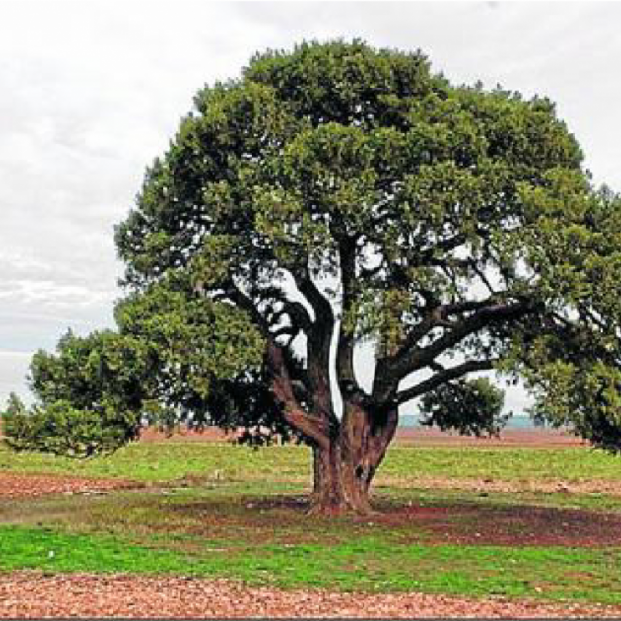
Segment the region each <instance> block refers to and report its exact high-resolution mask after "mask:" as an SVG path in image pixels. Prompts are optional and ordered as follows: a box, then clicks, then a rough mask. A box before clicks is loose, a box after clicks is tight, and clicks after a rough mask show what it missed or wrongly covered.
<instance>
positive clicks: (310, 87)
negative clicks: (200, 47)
mask: <svg viewBox="0 0 621 621" xmlns="http://www.w3.org/2000/svg"><path fill="white" fill-rule="evenodd" d="M582 160H583V156H582V152H581V150H580V147H579V145H578V143H577V141H576V139H575V138H574V136H573V135H572V134H571V133H570V132H569V131H568V129H567V127H566V125H565V124H564V123H563V122H562V120H560V119H559V118H558V117H557V115H556V111H555V107H554V105H553V104H552V103H551V102H550V101H549V100H547V99H545V98H542V97H533V98H531V99H526V98H524V97H522V96H521V95H520V94H518V93H514V92H510V91H506V90H503V89H500V88H497V89H495V90H493V91H485V90H484V89H483V88H482V87H480V86H474V87H466V86H453V85H451V84H450V83H449V81H448V80H447V79H446V78H444V77H443V76H441V75H436V74H434V73H433V72H432V71H431V68H430V64H429V62H428V60H427V58H426V57H425V56H424V55H423V54H422V53H421V52H418V51H417V52H413V53H409V52H401V51H398V50H392V49H375V48H373V47H371V46H369V45H367V44H365V43H364V42H361V41H353V42H350V43H347V42H343V41H333V42H328V43H324V44H319V43H313V42H309V43H303V44H301V45H298V46H296V47H295V48H294V49H293V50H292V51H290V52H281V51H268V52H266V53H263V54H258V55H256V56H255V57H254V58H252V60H251V62H250V63H249V65H248V66H247V67H246V68H245V69H244V70H243V72H242V74H241V76H240V77H238V78H236V79H232V80H229V81H227V82H225V83H217V84H215V85H212V86H206V87H205V88H203V89H202V90H201V91H199V92H198V94H197V95H196V97H195V99H194V109H193V110H192V111H191V112H190V113H189V114H188V115H187V116H186V117H185V118H184V119H183V120H182V121H181V123H180V126H179V130H178V132H177V134H176V135H175V136H174V138H173V140H172V141H171V143H170V146H169V148H168V149H167V151H166V152H165V153H164V154H163V155H162V156H161V157H160V158H158V159H156V160H155V161H154V162H153V164H152V165H151V166H150V167H149V169H148V170H147V172H146V175H145V179H144V183H143V186H142V190H141V191H140V193H139V195H138V197H137V200H136V205H135V207H134V209H133V210H132V211H131V212H130V213H129V215H128V217H127V218H126V219H125V221H124V222H122V223H120V224H119V225H118V227H117V228H116V233H115V240H116V244H117V248H118V252H119V256H120V257H121V259H122V260H124V261H125V263H126V266H127V269H126V273H125V279H124V283H125V285H126V287H127V289H128V297H127V299H126V300H125V301H124V302H122V303H121V304H120V305H119V307H118V309H117V321H118V323H119V334H118V335H117V336H115V337H113V336H111V335H110V336H109V337H107V338H108V339H110V343H109V345H108V346H106V347H107V348H108V347H112V345H111V343H112V342H113V341H114V340H115V339H117V338H118V339H119V340H118V342H119V343H121V345H119V347H120V350H119V349H115V348H112V349H115V351H116V353H115V354H114V355H113V354H112V353H106V354H105V356H104V358H105V365H107V367H106V368H107V369H108V370H109V371H110V372H111V373H113V374H114V373H117V372H118V373H119V378H118V380H117V379H111V378H110V377H108V376H106V377H105V378H104V383H103V385H100V384H97V381H99V380H97V381H96V378H98V377H99V376H98V375H97V371H96V369H98V368H99V367H98V366H97V365H98V364H99V362H98V360H100V359H101V355H102V354H101V352H100V348H98V347H95V346H94V345H93V344H91V343H90V342H89V341H88V339H85V340H84V341H83V346H84V348H85V349H86V350H88V349H89V348H91V349H92V350H93V351H94V353H93V355H92V357H91V355H90V354H89V355H88V356H86V358H88V360H86V359H85V362H86V365H85V367H84V368H82V367H76V366H75V365H73V366H72V362H71V356H70V353H71V352H70V350H71V348H69V349H67V351H66V352H64V350H63V353H61V354H60V359H62V360H63V362H62V363H60V362H58V363H56V362H54V363H53V364H52V363H51V362H48V361H47V359H46V358H45V356H46V355H45V354H38V358H36V359H35V361H34V362H33V365H34V366H33V378H34V387H35V391H36V392H39V391H40V398H41V399H42V400H43V405H44V407H46V408H47V407H49V406H50V405H51V404H52V403H54V402H56V401H59V402H62V401H67V402H68V403H69V404H70V406H71V407H72V408H74V409H76V410H80V411H87V412H97V411H100V409H98V408H102V409H101V411H102V412H104V413H105V412H108V411H109V410H110V411H112V409H118V410H119V411H120V412H121V413H120V414H117V416H119V417H120V418H121V419H122V421H125V419H126V416H129V417H130V418H131V417H134V418H133V420H134V422H135V421H136V420H137V417H138V416H142V415H144V414H147V415H148V416H149V417H150V418H151V419H153V420H155V419H157V420H159V421H164V422H165V423H166V424H168V425H169V426H170V425H173V424H174V423H175V422H178V421H179V420H183V421H189V422H190V423H191V424H195V425H198V426H200V425H201V424H204V423H207V422H212V423H215V424H217V425H220V426H222V427H225V428H230V427H234V426H239V425H241V426H243V427H245V428H246V429H247V431H248V434H247V436H246V437H247V438H248V439H249V440H251V441H254V442H257V443H262V442H269V441H270V440H271V439H272V438H273V436H274V434H275V433H278V434H282V435H283V436H284V437H285V438H287V437H295V438H297V439H299V438H301V435H300V432H296V431H293V430H292V428H290V427H289V426H288V425H287V424H286V423H285V421H284V418H283V416H282V408H281V406H280V405H279V404H277V403H276V402H275V400H274V397H273V396H272V394H271V392H270V382H271V381H272V379H273V376H274V369H273V368H270V367H269V364H268V362H267V360H268V356H267V355H266V353H267V351H272V350H273V349H274V348H277V349H278V350H279V351H280V352H281V353H282V357H283V359H284V363H283V364H284V365H285V366H286V367H287V375H288V376H289V377H288V378H287V380H288V379H291V380H292V384H291V386H294V387H295V388H296V389H299V392H300V394H302V395H303V396H302V397H300V398H299V400H298V401H299V403H297V404H296V407H297V406H298V405H300V404H301V405H300V409H302V407H307V409H310V408H311V405H312V391H313V389H315V388H316V386H318V385H322V386H323V387H324V390H326V391H328V390H329V388H326V386H327V387H329V386H331V385H332V384H333V383H334V382H331V379H332V380H333V379H336V380H338V384H339V385H344V382H345V381H350V382H351V381H352V379H353V378H351V377H350V375H351V374H352V373H350V370H349V367H348V365H347V363H346V362H344V363H343V364H342V365H341V364H340V363H339V365H337V376H338V377H336V378H330V376H329V373H328V370H327V368H326V369H325V371H324V375H323V377H321V378H319V377H318V371H317V367H318V360H319V359H320V358H321V356H324V354H325V351H324V350H325V349H326V347H324V345H325V343H328V346H327V349H329V348H330V343H331V341H332V336H333V334H332V333H331V332H330V333H329V331H330V330H334V331H338V332H339V334H338V335H337V336H338V339H336V340H338V347H339V348H340V351H341V352H347V351H348V348H349V346H350V344H351V343H350V340H351V341H352V342H353V344H354V345H355V344H356V343H357V342H359V341H360V340H361V339H369V340H370V341H371V342H373V343H374V344H375V345H377V348H376V350H377V358H378V361H377V369H379V370H380V371H381V373H380V375H382V381H381V382H378V386H379V385H380V384H381V387H382V390H383V392H382V390H379V389H378V391H377V392H376V393H375V394H373V395H370V396H369V397H370V400H369V399H367V401H369V402H372V401H376V403H373V405H374V411H376V412H385V411H386V410H387V409H390V407H395V404H396V403H403V402H405V401H407V399H408V398H410V397H411V396H415V397H418V396H421V395H423V394H424V392H426V391H427V390H435V389H437V392H434V393H432V396H430V397H429V398H428V399H427V405H428V406H429V407H431V408H432V409H433V412H432V414H431V416H432V419H434V420H435V421H436V422H437V423H438V424H440V426H443V427H445V428H446V427H451V428H456V429H458V430H460V431H463V432H466V433H478V432H480V431H486V432H491V431H494V430H496V429H497V425H498V422H499V420H498V416H496V414H494V412H495V408H496V405H495V404H497V403H498V402H499V398H500V397H499V396H498V395H496V394H493V391H492V390H491V389H490V388H489V387H485V388H484V387H483V386H482V385H481V386H479V388H478V389H480V390H482V391H483V392H482V393H481V394H479V395H477V394H475V392H474V388H473V387H474V386H475V385H474V384H469V383H459V382H457V383H452V384H447V382H453V381H454V380H456V379H459V377H461V376H462V375H465V374H466V373H467V372H470V371H472V370H484V369H485V368H492V367H493V368H496V369H497V370H498V371H499V372H504V373H506V374H509V375H516V376H522V377H523V378H524V379H525V380H526V382H527V385H528V386H529V387H530V388H531V389H532V390H533V391H534V393H535V395H536V397H537V406H536V411H537V414H538V415H539V416H541V417H544V418H547V419H549V420H551V421H552V422H554V423H558V424H565V423H566V422H568V421H570V422H572V424H573V425H574V427H575V429H576V430H577V432H578V433H580V434H581V435H583V436H584V437H586V438H589V439H590V440H592V441H593V442H594V443H595V444H596V445H598V446H602V447H604V448H607V449H611V450H614V449H616V448H618V447H620V446H621V431H620V430H621V414H620V412H621V406H620V404H621V399H620V398H619V394H621V390H619V389H620V388H621V384H620V383H619V380H620V379H621V377H620V376H619V371H618V369H619V368H621V365H620V364H619V362H620V361H619V359H618V352H619V351H621V348H620V347H619V342H618V335H619V326H620V325H621V323H620V322H621V304H619V300H621V295H619V294H620V293H621V290H620V285H619V283H620V282H621V278H619V276H620V275H621V254H620V253H619V250H618V249H619V248H620V247H621V200H620V199H619V197H618V196H617V195H616V194H614V192H612V191H611V190H609V189H606V188H603V189H601V190H599V191H595V190H594V188H593V187H592V185H591V182H590V178H589V175H588V173H587V172H586V171H585V170H584V169H583V167H582ZM292 292H295V293H297V294H300V295H302V296H303V297H305V298H306V299H305V302H306V305H305V304H303V303H300V302H299V298H296V299H293V296H292ZM313 292H314V293H313ZM328 302H331V303H333V309H340V310H339V312H338V313H337V315H338V316H337V318H336V322H335V323H336V327H333V326H331V325H328V324H329V323H330V322H329V321H328V322H327V323H326V322H325V321H324V320H325V313H323V314H322V313H321V308H322V306H323V307H324V308H325V304H326V303H328ZM328 314H329V313H328ZM339 320H340V326H341V328H339V327H338V326H339ZM322 322H323V323H322ZM322 330H323V331H324V334H323V335H321V334H320V332H321V331H322ZM311 331H312V332H313V335H312V338H310V339H309V338H308V337H309V333H310V332H311ZM300 335H301V336H302V337H306V341H305V342H306V343H307V346H306V352H305V353H303V354H301V355H300V353H299V352H300V350H304V344H303V343H304V339H303V338H301V339H297V337H298V336H300ZM95 338H100V337H99V336H96V337H95ZM322 338H323V343H324V345H321V346H318V345H317V343H319V341H320V340H322ZM296 339H297V340H296ZM311 341H312V345H311V346H309V345H308V343H310V342H311ZM301 342H302V344H300V343H301ZM77 343H78V341H76V346H77ZM268 344H270V345H271V347H272V350H270V348H268V347H266V346H267V345H268ZM294 344H297V346H298V348H297V349H296V348H295V346H294ZM313 348H314V349H313ZM311 349H312V350H313V351H312V352H311ZM106 351H108V349H106ZM352 351H353V348H352ZM121 352H126V353H123V354H122V353H121ZM130 352H134V353H131V354H130ZM575 353H577V355H576V356H575V357H573V356H574V354H575ZM71 355H73V354H71ZM313 355H314V356H315V358H314V360H311V358H312V357H313ZM115 356H116V358H115ZM119 356H129V358H130V360H129V363H127V364H126V362H125V358H123V363H122V364H121V362H120V359H119V358H118V357H119ZM132 356H133V357H132ZM324 357H325V356H324ZM345 357H346V356H345ZM456 357H457V358H458V359H464V360H466V361H467V362H472V363H474V364H473V365H471V366H470V367H466V368H465V369H464V370H463V372H462V373H457V372H453V371H454V369H453V371H451V370H450V369H449V370H448V371H447V373H446V374H443V373H442V372H438V371H437V369H438V367H439V365H438V358H441V359H442V360H443V361H444V359H449V360H450V359H455V358H456ZM65 358H66V360H65ZM54 360H56V358H54ZM339 360H341V359H340V358H339ZM324 362H325V361H324ZM105 365H104V366H105ZM115 365H116V367H115ZM324 366H325V367H327V366H328V365H327V364H324ZM48 367H49V368H48ZM52 368H53V369H54V372H53V374H52V375H50V376H49V378H48V375H47V374H48V373H51V372H52V371H51V369H52ZM115 368H116V369H118V371H114V369H115ZM310 369H313V370H312V373H314V375H313V376H312V377H311V375H312V373H311V372H310ZM429 370H431V371H432V372H434V373H436V376H435V379H434V380H433V381H432V382H431V383H425V380H423V381H422V382H420V383H419V384H418V386H419V387H420V391H419V392H416V391H414V392H413V393H408V391H403V393H401V394H398V388H396V387H398V386H399V383H400V382H401V381H402V380H404V379H406V378H407V377H409V376H411V375H416V374H417V373H425V372H428V371H429ZM69 373H71V374H73V375H74V379H69V378H68V374H69ZM46 378H47V379H46ZM143 379H146V381H144V382H143ZM97 386H99V388H97ZM137 386H139V387H140V388H139V389H138V388H137ZM391 386H392V387H395V388H394V389H389V388H390V387H391ZM98 390H99V392H97V391H98ZM391 390H392V393H391V394H388V393H389V392H391ZM292 391H293V388H292V389H291V391H289V392H292ZM100 393H101V394H100ZM352 394H356V391H354V392H352ZM483 394H484V395H485V396H482V395H483ZM309 397H310V398H309ZM290 399H292V397H290ZM327 401H328V400H327V399H324V409H325V403H326V402H327ZM333 401H335V400H333ZM433 401H435V403H436V405H437V407H436V406H432V405H431V403H432V402H433ZM309 404H311V405H309ZM62 407H65V408H66V407H68V406H67V405H64V406H61V405H58V408H61V409H62ZM128 413H130V414H128ZM307 413H308V414H310V415H311V417H313V416H315V415H316V414H317V412H311V411H309V412H307ZM324 414H325V413H324ZM105 416H106V417H108V416H113V415H112V414H105ZM290 420H292V419H290ZM329 422H330V425H332V426H333V427H338V424H339V423H338V420H336V417H335V416H332V417H331V419H330V421H329ZM121 427H125V428H127V429H133V428H134V427H132V424H126V423H125V422H122V423H121ZM299 429H301V427H298V430H299ZM306 429H308V425H307V426H306ZM133 435H134V432H133V431H128V433H126V434H125V435H123V434H121V435H116V436H115V437H117V438H119V439H120V438H125V439H129V438H131V437H133ZM307 439H308V438H307Z"/></svg>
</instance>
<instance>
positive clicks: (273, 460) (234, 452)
mask: <svg viewBox="0 0 621 621" xmlns="http://www.w3.org/2000/svg"><path fill="white" fill-rule="evenodd" d="M309 469H310V454H309V451H308V449H306V448H303V447H296V446H287V447H270V448H265V449H260V450H258V451H257V450H253V449H249V448H246V447H240V446H232V445H229V444H216V443H190V442H187V443H182V442H179V443H170V444H146V443H145V444H140V443H138V444H131V445H130V446H127V447H125V448H123V449H121V450H119V451H117V452H116V453H115V454H113V455H110V456H108V457H102V458H96V459H91V460H86V461H83V460H82V461H80V460H72V459H69V458H61V457H54V456H51V455H41V454H18V455H16V454H14V453H12V452H10V451H9V450H8V449H7V448H6V447H3V446H2V445H0V470H5V471H12V472H51V473H57V474H74V475H81V476H96V477H118V478H127V479H133V480H136V481H145V482H159V481H172V480H175V479H179V478H182V477H184V476H188V475H190V476H191V475H201V476H206V477H209V476H212V477H220V478H224V479H227V480H232V481H262V480H266V479H268V480H278V481H304V480H306V479H307V478H308V476H309ZM438 476H441V477H446V478H450V479H455V480H464V479H476V478H490V479H493V480H495V481H524V480H528V481H546V480H556V479H562V480H565V481H568V482H576V481H583V480H601V481H621V459H620V458H619V457H615V456H612V455H609V454H607V453H604V452H601V451H594V450H589V449H585V448H580V447H576V448H563V449H537V448H490V449H485V448H479V447H463V448H453V447H451V448H446V447H438V448H436V447H422V448H418V447H416V448H415V447H403V446H401V447H400V446H395V447H393V448H392V449H390V450H389V452H388V455H387V458H386V460H385V462H384V463H383V464H382V466H381V469H380V471H379V473H378V477H377V483H378V484H380V485H381V484H382V482H385V483H391V484H404V485H412V484H415V482H416V481H417V480H420V479H424V478H430V477H438Z"/></svg>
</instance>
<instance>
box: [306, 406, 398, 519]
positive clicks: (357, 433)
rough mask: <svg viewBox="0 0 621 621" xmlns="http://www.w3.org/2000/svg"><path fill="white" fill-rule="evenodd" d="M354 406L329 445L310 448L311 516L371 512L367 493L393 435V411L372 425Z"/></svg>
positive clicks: (363, 412) (394, 420) (394, 415)
mask: <svg viewBox="0 0 621 621" xmlns="http://www.w3.org/2000/svg"><path fill="white" fill-rule="evenodd" d="M353 407H354V408H355V409H352V410H350V411H346V414H345V417H344V420H343V424H342V425H341V428H340V430H339V433H338V435H336V436H335V437H333V438H332V439H331V441H330V443H329V445H328V446H327V447H323V448H321V447H315V448H314V449H313V483H314V488H313V494H312V497H311V513H313V514H324V515H326V514H327V515H334V514H339V513H355V514H360V515H365V514H370V513H372V507H371V503H370V499H369V491H370V488H371V483H372V481H373V478H374V476H375V472H376V470H377V468H378V466H379V465H380V463H381V461H382V460H383V458H384V455H385V453H386V449H387V447H388V445H389V443H390V441H391V439H392V437H393V435H394V431H395V428H396V412H394V413H392V414H390V415H389V416H388V417H387V419H386V420H385V421H383V423H384V424H382V425H377V424H375V425H373V424H372V419H371V416H370V415H369V413H368V412H365V411H363V410H362V409H360V408H356V407H355V406H353Z"/></svg>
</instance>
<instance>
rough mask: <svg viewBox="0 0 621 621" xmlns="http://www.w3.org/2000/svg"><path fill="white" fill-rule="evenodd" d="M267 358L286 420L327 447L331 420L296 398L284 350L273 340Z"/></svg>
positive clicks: (273, 388)
mask: <svg viewBox="0 0 621 621" xmlns="http://www.w3.org/2000/svg"><path fill="white" fill-rule="evenodd" d="M267 360H268V365H269V368H270V371H271V374H272V392H273V393H274V397H275V398H276V400H277V401H278V402H279V403H280V404H281V406H282V409H283V416H284V418H285V420H286V421H287V422H288V423H289V424H290V425H291V426H292V427H293V428H294V429H297V430H298V431H300V432H301V433H302V434H304V435H305V436H306V437H307V438H309V439H310V440H312V441H313V442H315V443H316V444H317V445H318V446H321V447H327V446H328V443H329V440H328V439H329V435H330V428H329V421H327V420H326V418H325V417H324V416H314V415H311V414H309V413H308V412H305V411H304V409H303V408H302V406H301V405H300V403H299V402H298V400H297V399H296V396H295V393H294V386H293V382H292V381H291V377H290V375H289V369H288V368H287V363H286V361H285V357H284V354H283V350H282V348H281V347H280V346H278V345H277V344H275V343H274V342H273V341H270V342H268V347H267Z"/></svg>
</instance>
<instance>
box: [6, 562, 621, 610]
mask: <svg viewBox="0 0 621 621" xmlns="http://www.w3.org/2000/svg"><path fill="white" fill-rule="evenodd" d="M59 617H62V618H70V617H73V618H94V617H98V618H101V617H106V618H162V617H164V618H177V619H191V618H213V617H220V618H222V617H226V618H235V617H245V618H248V617H255V618H256V617H259V618H260V617H282V618H285V617H286V618H292V617H306V618H310V617H314V618H321V617H323V618H326V617H340V618H343V617H349V618H430V617H433V618H464V617H479V618H480V617H484V618H534V617H538V618H544V617H545V618H571V617H573V618H575V617H582V618H584V617H590V618H594V617H595V618H602V617H609V618H610V617H617V618H619V617H621V607H603V606H602V607H598V606H586V605H566V606H559V605H548V604H542V603H538V602H533V601H521V602H520V601H513V600H512V601H509V600H504V599H487V600H473V599H466V598H456V597H447V596H442V595H428V594H422V593H399V594H394V593H391V594H373V595H370V594H363V593H336V592H328V591H323V590H295V591H289V590H286V591H285V590H278V589H273V588H267V587H262V588H254V587H252V588H251V587H246V586H243V585H242V584H239V583H236V582H230V581H224V580H204V579H187V578H162V577H137V576H129V575H108V576H101V575H98V576H95V575H92V574H79V575H78V574H71V575H53V576H49V575H44V574H42V573H40V572H16V573H12V574H4V575H0V618H20V619H26V618H28V619H32V618H59Z"/></svg>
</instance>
